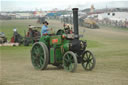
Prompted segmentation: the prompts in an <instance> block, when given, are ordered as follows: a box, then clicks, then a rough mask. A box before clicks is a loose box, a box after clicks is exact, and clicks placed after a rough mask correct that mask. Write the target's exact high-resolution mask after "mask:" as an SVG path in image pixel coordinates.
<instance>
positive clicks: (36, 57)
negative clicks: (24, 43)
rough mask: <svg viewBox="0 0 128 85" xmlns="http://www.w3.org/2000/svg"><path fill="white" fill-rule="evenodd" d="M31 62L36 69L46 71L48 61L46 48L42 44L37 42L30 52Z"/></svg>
mask: <svg viewBox="0 0 128 85" xmlns="http://www.w3.org/2000/svg"><path fill="white" fill-rule="evenodd" d="M31 61H32V64H33V66H34V67H35V68H36V69H41V70H44V69H46V67H47V65H48V61H49V55H48V49H47V46H46V45H45V44H44V43H42V42H37V43H35V44H34V45H33V47H32V50H31Z"/></svg>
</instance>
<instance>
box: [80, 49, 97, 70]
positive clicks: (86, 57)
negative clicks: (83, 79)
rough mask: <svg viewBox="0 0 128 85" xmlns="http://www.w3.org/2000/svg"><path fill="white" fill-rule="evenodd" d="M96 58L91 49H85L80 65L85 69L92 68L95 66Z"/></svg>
mask: <svg viewBox="0 0 128 85" xmlns="http://www.w3.org/2000/svg"><path fill="white" fill-rule="evenodd" d="M95 64H96V60H95V57H94V55H93V54H92V52H91V51H88V50H87V51H85V52H84V53H83V56H82V66H83V68H84V69H85V70H88V71H90V70H92V69H93V68H94V67H95Z"/></svg>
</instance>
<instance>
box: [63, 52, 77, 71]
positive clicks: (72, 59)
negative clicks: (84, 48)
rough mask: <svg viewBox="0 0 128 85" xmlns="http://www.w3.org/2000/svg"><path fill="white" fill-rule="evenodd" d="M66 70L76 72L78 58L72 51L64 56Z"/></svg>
mask: <svg viewBox="0 0 128 85" xmlns="http://www.w3.org/2000/svg"><path fill="white" fill-rule="evenodd" d="M63 66H64V69H65V70H67V71H69V72H74V71H75V70H76V67H77V58H76V55H75V54H74V53H73V52H72V51H68V52H66V53H65V54H64V56H63Z"/></svg>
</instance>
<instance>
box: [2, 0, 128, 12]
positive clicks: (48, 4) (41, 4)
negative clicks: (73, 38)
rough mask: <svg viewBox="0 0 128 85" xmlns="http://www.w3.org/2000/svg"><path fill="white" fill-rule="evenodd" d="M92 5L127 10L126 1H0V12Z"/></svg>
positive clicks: (98, 7) (87, 6) (127, 0)
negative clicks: (125, 8) (124, 8)
mask: <svg viewBox="0 0 128 85" xmlns="http://www.w3.org/2000/svg"><path fill="white" fill-rule="evenodd" d="M92 4H93V5H94V7H95V8H96V9H100V8H105V7H108V8H112V7H127V8H128V0H0V11H1V10H2V11H26V10H27V11H28V10H29V11H30V10H35V9H42V10H51V9H53V8H58V9H65V8H68V7H71V8H73V7H79V8H80V9H84V8H90V6H91V5H92Z"/></svg>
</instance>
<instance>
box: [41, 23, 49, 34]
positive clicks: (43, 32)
mask: <svg viewBox="0 0 128 85" xmlns="http://www.w3.org/2000/svg"><path fill="white" fill-rule="evenodd" d="M49 30H50V29H49V28H48V22H47V21H45V22H43V26H42V29H41V36H43V35H47V34H48V31H49Z"/></svg>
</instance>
